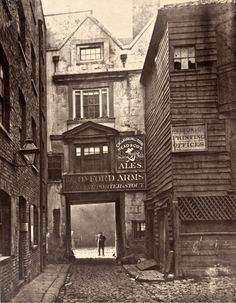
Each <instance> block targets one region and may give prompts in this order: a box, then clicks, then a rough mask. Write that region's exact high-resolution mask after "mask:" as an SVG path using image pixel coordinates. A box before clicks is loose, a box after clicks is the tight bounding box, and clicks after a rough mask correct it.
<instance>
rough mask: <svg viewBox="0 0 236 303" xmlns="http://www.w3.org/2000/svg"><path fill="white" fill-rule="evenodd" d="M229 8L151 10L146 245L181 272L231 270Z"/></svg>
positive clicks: (234, 221) (234, 226) (199, 5)
mask: <svg viewBox="0 0 236 303" xmlns="http://www.w3.org/2000/svg"><path fill="white" fill-rule="evenodd" d="M235 8H236V7H235V3H234V1H232V2H230V1H221V2H220V1H199V2H191V3H183V4H178V5H170V6H165V7H164V8H162V9H161V10H159V12H158V17H157V20H156V24H155V26H154V31H153V34H152V38H151V43H150V46H149V49H148V53H147V57H146V60H145V64H144V69H143V72H142V77H141V82H142V83H143V84H144V85H145V89H146V100H145V127H146V144H147V146H146V147H147V152H146V155H147V158H146V160H147V184H148V188H147V200H146V202H145V203H146V204H145V211H146V219H147V250H148V254H149V257H154V258H155V259H157V261H158V263H159V265H160V268H161V270H162V271H165V270H166V266H167V263H168V261H169V260H171V256H172V254H171V252H170V251H174V262H173V263H174V269H175V273H176V275H179V276H181V275H188V274H194V275H199V274H204V273H206V271H207V270H208V268H211V267H213V266H215V265H217V264H220V265H222V266H223V268H224V270H229V272H230V271H234V270H235V253H236V251H235V235H236V212H235V209H236V200H235V163H236V153H235V131H236V124H235V121H236V120H235V118H236V116H235Z"/></svg>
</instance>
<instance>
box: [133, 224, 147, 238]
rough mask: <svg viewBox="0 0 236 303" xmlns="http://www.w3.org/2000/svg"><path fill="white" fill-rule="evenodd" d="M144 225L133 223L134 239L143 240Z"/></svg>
mask: <svg viewBox="0 0 236 303" xmlns="http://www.w3.org/2000/svg"><path fill="white" fill-rule="evenodd" d="M145 230H146V224H145V221H133V235H134V239H143V238H144V237H145Z"/></svg>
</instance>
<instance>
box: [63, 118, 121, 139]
mask: <svg viewBox="0 0 236 303" xmlns="http://www.w3.org/2000/svg"><path fill="white" fill-rule="evenodd" d="M118 134H119V132H118V131H117V130H116V129H114V128H111V127H108V126H105V125H102V124H98V123H94V122H92V121H88V122H85V123H82V124H81V125H79V126H77V127H75V128H73V129H71V130H68V131H66V132H64V133H63V134H62V136H63V140H65V141H67V140H69V141H70V140H73V139H82V138H83V139H84V138H88V139H89V138H94V137H99V136H100V137H101V136H116V135H118Z"/></svg>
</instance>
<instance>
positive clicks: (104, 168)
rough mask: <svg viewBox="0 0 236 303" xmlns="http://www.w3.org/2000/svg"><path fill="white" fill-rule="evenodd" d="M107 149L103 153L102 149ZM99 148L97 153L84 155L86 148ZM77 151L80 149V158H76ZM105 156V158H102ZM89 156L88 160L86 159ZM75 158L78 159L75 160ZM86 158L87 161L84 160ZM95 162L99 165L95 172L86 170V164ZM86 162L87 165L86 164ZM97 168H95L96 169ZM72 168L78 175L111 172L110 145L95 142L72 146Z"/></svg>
mask: <svg viewBox="0 0 236 303" xmlns="http://www.w3.org/2000/svg"><path fill="white" fill-rule="evenodd" d="M105 146H106V147H107V152H104V147H105ZM97 147H99V153H95V152H94V153H91V154H89V153H88V154H87V155H85V149H86V148H94V151H95V148H97ZM77 149H80V156H77V155H76V154H77ZM104 155H106V156H104ZM89 156H91V157H90V159H89V158H88V157H89ZM77 157H78V158H79V157H80V159H77ZM86 157H87V159H86ZM89 161H97V162H98V163H99V168H98V169H95V170H90V169H89V170H88V167H89V166H88V164H87V163H88V162H89ZM86 162H87V163H86ZM97 167H98V166H96V168H97ZM74 168H75V171H76V172H80V173H92V172H100V173H102V172H111V145H110V143H109V142H96V143H94V144H91V143H83V144H75V145H74Z"/></svg>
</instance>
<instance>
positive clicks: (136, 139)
mask: <svg viewBox="0 0 236 303" xmlns="http://www.w3.org/2000/svg"><path fill="white" fill-rule="evenodd" d="M116 170H117V171H129V172H130V171H144V170H145V154H144V136H142V135H130V136H120V137H119V138H118V139H117V140H116Z"/></svg>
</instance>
